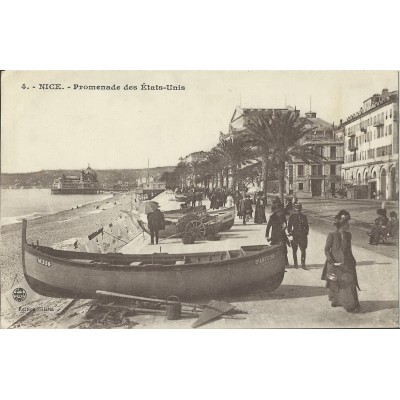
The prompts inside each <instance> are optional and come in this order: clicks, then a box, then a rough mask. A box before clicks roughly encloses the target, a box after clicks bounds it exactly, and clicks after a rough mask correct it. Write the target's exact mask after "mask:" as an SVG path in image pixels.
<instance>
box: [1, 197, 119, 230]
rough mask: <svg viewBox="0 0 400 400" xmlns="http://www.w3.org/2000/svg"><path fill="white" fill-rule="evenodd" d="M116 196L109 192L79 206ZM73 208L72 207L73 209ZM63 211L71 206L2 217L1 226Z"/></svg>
mask: <svg viewBox="0 0 400 400" xmlns="http://www.w3.org/2000/svg"><path fill="white" fill-rule="evenodd" d="M114 197H115V194H114V193H108V194H107V195H106V194H104V197H102V198H101V199H96V200H91V201H88V202H86V203H82V204H77V206H78V207H83V206H86V205H88V204H93V203H99V202H102V201H105V200H108V199H112V198H114ZM71 210H72V209H71ZM63 211H70V210H69V208H68V209H63V210H57V211H47V212H46V211H43V212H41V211H34V212H32V213H30V214H25V215H16V216H8V217H3V216H2V217H1V219H0V227H3V226H7V225H13V224H18V223H21V222H22V220H23V219H26V220H28V221H33V220H35V219H38V218H43V217H47V216H49V215H53V214H57V213H60V212H63Z"/></svg>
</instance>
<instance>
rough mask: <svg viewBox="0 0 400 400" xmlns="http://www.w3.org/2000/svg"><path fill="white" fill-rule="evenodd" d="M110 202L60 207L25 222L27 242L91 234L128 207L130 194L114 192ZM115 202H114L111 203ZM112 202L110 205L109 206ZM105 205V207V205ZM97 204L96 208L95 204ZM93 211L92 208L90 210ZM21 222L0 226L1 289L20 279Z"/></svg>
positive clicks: (49, 243) (49, 242)
mask: <svg viewBox="0 0 400 400" xmlns="http://www.w3.org/2000/svg"><path fill="white" fill-rule="evenodd" d="M111 199H112V201H110V200H109V198H108V199H103V200H99V201H94V202H90V203H87V204H85V205H82V207H81V206H80V207H79V208H74V209H73V210H63V211H58V212H55V213H52V214H48V215H44V216H42V217H40V218H35V219H31V220H29V221H28V229H27V241H29V242H36V241H39V243H40V244H42V245H45V246H52V245H54V244H56V243H59V242H62V241H65V240H67V239H70V238H74V237H83V236H87V235H89V234H91V233H92V232H94V231H95V230H97V229H99V228H100V227H101V226H103V225H105V224H108V223H109V222H110V221H111V220H112V219H113V218H116V217H117V216H118V215H119V213H120V212H121V211H122V210H124V211H129V210H130V196H126V195H124V194H121V193H118V194H116V195H114V196H113V197H112V198H111ZM114 203H116V204H114ZM109 204H112V206H109ZM106 205H107V206H106ZM97 206H99V209H96V207H97ZM93 211H96V212H95V213H93ZM21 225H22V221H19V222H17V223H14V224H7V225H2V226H0V232H1V241H0V266H1V292H2V293H3V292H5V291H7V290H8V289H10V288H11V286H12V284H13V282H14V281H15V282H18V281H20V280H21V279H22V278H23V270H22V255H21V241H22V239H21V235H22V231H21Z"/></svg>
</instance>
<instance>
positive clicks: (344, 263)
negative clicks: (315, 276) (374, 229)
mask: <svg viewBox="0 0 400 400" xmlns="http://www.w3.org/2000/svg"><path fill="white" fill-rule="evenodd" d="M349 220H350V213H349V212H348V211H346V210H341V211H340V212H339V213H338V214H337V215H336V217H335V222H334V225H335V226H336V231H335V232H330V233H329V234H328V237H327V239H326V245H325V255H326V262H325V266H324V269H323V271H322V276H321V279H322V280H325V281H326V287H327V288H328V298H329V300H330V301H331V305H332V307H338V306H342V307H344V308H345V309H346V311H348V312H359V311H360V303H359V301H358V295H357V289H358V290H360V287H359V285H358V278H357V271H356V260H355V258H354V256H353V253H352V250H351V233H350V232H349V227H350V225H349Z"/></svg>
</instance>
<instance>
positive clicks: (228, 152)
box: [216, 136, 255, 190]
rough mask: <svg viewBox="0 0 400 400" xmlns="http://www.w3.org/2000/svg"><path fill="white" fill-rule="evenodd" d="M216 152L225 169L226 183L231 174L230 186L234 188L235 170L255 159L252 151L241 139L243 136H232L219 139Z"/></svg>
mask: <svg viewBox="0 0 400 400" xmlns="http://www.w3.org/2000/svg"><path fill="white" fill-rule="evenodd" d="M216 152H217V154H219V155H220V156H221V158H222V163H223V165H224V166H225V168H226V170H227V183H228V177H229V176H231V177H232V188H233V190H235V189H236V178H237V170H238V169H240V168H241V167H242V166H245V165H248V164H250V161H251V160H254V159H255V156H254V151H253V150H252V149H251V147H250V146H248V145H247V144H246V143H245V142H244V141H243V138H241V137H240V136H233V137H230V138H228V139H221V140H220V141H219V143H218V145H217V146H216ZM229 171H230V172H231V173H230V174H229Z"/></svg>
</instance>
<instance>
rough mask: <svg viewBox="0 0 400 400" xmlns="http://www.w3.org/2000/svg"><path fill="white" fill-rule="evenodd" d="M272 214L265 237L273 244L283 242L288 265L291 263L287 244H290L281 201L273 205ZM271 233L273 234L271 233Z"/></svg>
mask: <svg viewBox="0 0 400 400" xmlns="http://www.w3.org/2000/svg"><path fill="white" fill-rule="evenodd" d="M271 211H272V214H271V216H270V218H269V220H268V224H267V229H266V231H265V237H266V238H267V240H268V241H269V242H271V245H274V244H279V243H283V244H284V248H283V250H284V256H285V261H286V265H289V261H288V258H287V247H286V246H287V245H289V246H290V243H289V240H288V238H287V236H286V226H287V224H286V217H285V212H284V209H283V205H282V204H281V203H275V204H273V205H272V207H271ZM270 233H271V235H270Z"/></svg>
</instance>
